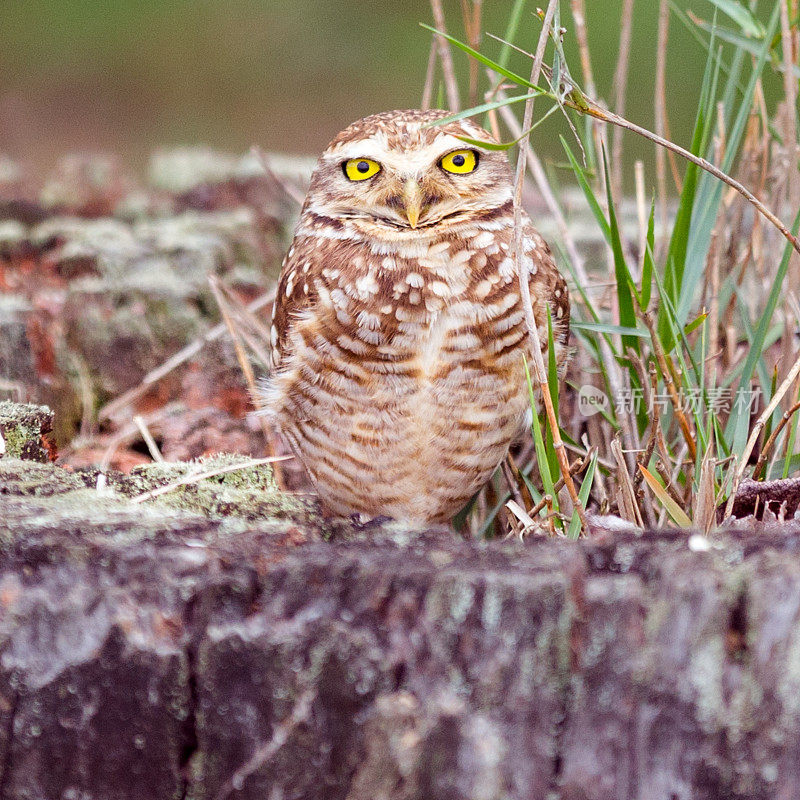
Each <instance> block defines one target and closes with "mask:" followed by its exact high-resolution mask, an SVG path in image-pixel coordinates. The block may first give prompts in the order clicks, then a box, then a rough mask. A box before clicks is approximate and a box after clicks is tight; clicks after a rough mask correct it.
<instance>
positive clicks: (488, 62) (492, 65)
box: [420, 22, 549, 94]
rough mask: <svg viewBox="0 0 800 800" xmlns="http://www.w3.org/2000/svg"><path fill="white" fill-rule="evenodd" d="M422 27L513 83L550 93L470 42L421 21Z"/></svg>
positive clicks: (538, 92)
mask: <svg viewBox="0 0 800 800" xmlns="http://www.w3.org/2000/svg"><path fill="white" fill-rule="evenodd" d="M420 27H422V28H425V30H427V31H430V32H431V33H435V34H437V35H438V36H442V37H444V38H445V39H447V41H448V42H450V44H452V45H453V46H454V47H457V48H458V49H459V50H461V51H462V52H464V53H466V54H467V55H468V56H471V57H472V58H474V59H475V60H476V61H479V62H480V63H481V64H483V65H484V66H485V67H489V69H490V70H492V72H496V73H497V74H498V75H502V76H503V77H504V78H508V80H510V81H511V82H512V83H515V84H517V86H525V87H526V88H528V89H533V90H535V91H536V92H537V94H549V93H548V92H546V91H545V90H544V89H540V88H539V87H538V86H536V85H535V84H533V83H531V82H530V81H529V80H528V79H527V78H523V77H522V75H517V74H516V73H515V72H511V70H509V69H506V67H504V66H502V65H501V64H498V63H497V61H492V59H491V58H487V57H486V56H485V55H483V53H479V52H478V51H477V50H475V49H473V48H472V47H470V46H469V45H468V44H465V43H464V42H462V41H459V40H458V39H456V38H455V37H454V36H450V34H449V33H442V31H438V30H436V28H434V27H432V26H430V25H426V24H425V23H424V22H420Z"/></svg>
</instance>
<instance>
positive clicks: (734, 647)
mask: <svg viewBox="0 0 800 800" xmlns="http://www.w3.org/2000/svg"><path fill="white" fill-rule="evenodd" d="M725 649H726V651H727V653H728V655H729V656H730V658H732V659H733V660H736V661H739V660H741V659H743V658H744V657H745V656H746V655H747V593H746V592H745V591H744V590H742V591H741V592H740V593H739V594H738V595H737V597H736V601H735V602H734V604H733V605H732V606H731V609H730V616H729V618H728V633H727V637H726V641H725Z"/></svg>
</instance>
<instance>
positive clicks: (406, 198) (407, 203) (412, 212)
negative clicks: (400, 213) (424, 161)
mask: <svg viewBox="0 0 800 800" xmlns="http://www.w3.org/2000/svg"><path fill="white" fill-rule="evenodd" d="M403 207H404V208H405V211H406V219H407V220H408V224H409V225H410V226H411V227H412V228H416V227H417V223H418V222H419V217H420V214H422V189H421V187H420V185H419V184H418V183H417V182H416V181H415V180H414V179H413V178H409V179H408V180H407V181H406V182H405V185H404V186H403Z"/></svg>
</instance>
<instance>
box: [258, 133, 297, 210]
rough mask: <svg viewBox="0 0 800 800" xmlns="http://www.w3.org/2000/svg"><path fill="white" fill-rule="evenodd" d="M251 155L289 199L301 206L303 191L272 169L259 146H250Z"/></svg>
mask: <svg viewBox="0 0 800 800" xmlns="http://www.w3.org/2000/svg"><path fill="white" fill-rule="evenodd" d="M250 153H251V155H254V156H255V157H256V158H257V159H258V161H259V163H260V164H261V166H262V167H263V169H264V172H266V173H267V175H269V176H270V178H272V180H274V181H275V183H276V184H277V185H278V186H280V187H281V189H282V190H283V192H284V194H285V195H286V196H287V197H288V198H289V199H290V200H293V201H294V202H295V203H296V204H297V205H298V206H302V205H303V202H304V201H305V199H306V198H305V195H304V194H303V192H301V191H300V189H298V188H297V187H296V186H294V185H293V184H292V183H291V182H290V181H287V180H286V179H285V178H283V177H282V176H280V175H278V173H277V172H275V170H274V169H272V167H271V166H270V163H269V156H268V155H267V154H266V153H265V152H264V151H263V150H262V149H261V148H260V147H256V146H253V147H251V148H250Z"/></svg>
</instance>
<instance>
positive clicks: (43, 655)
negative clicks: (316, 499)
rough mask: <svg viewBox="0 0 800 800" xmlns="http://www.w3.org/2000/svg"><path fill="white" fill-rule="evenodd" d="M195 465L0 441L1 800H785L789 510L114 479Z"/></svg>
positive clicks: (791, 757) (795, 536)
mask: <svg viewBox="0 0 800 800" xmlns="http://www.w3.org/2000/svg"><path fill="white" fill-rule="evenodd" d="M35 434H36V431H33V435H34V436H35ZM223 462H224V457H223ZM219 463H222V462H218V463H217V466H219ZM205 466H208V465H205ZM191 469H195V470H197V469H198V467H197V466H192V465H154V466H152V467H150V468H146V469H138V470H136V471H134V473H132V474H131V475H122V474H121V473H108V474H106V473H102V475H104V477H102V478H101V477H100V475H101V473H99V472H98V471H97V470H86V471H80V470H78V471H74V472H70V471H67V470H63V469H60V468H58V467H55V466H53V465H50V464H46V463H36V462H33V461H21V460H18V459H16V458H11V457H9V456H5V457H3V458H0V796H2V797H3V798H5V800H11V799H12V798H13V799H17V798H19V799H20V800H21V799H22V798H26V799H27V798H82V800H95V799H97V800H100V799H101V798H102V799H103V800H105V799H106V798H108V799H109V800H110V799H111V798H114V800H117V799H118V798H139V797H141V798H148V800H151V799H152V798H155V799H156V800H158V799H160V798H175V799H176V800H177V799H178V798H194V799H195V800H216V799H217V798H226V797H230V798H253V799H254V800H255V798H258V800H263V799H264V798H308V799H309V800H311V799H312V798H314V799H315V800H316V799H317V798H330V799H331V800H337V799H341V800H383V799H385V800H417V799H419V800H423V798H424V800H451V799H452V800H456V799H458V800H511V799H514V800H516V799H517V798H519V800H523V799H524V800H529V799H530V798H543V799H544V798H564V799H565V800H578V799H580V800H590V799H592V800H593V799H594V798H597V800H623V799H625V798H631V799H633V798H645V797H646V798H648V800H650V799H652V800H673V798H678V800H698V798H700V799H703V798H705V799H707V800H712V798H723V797H724V798H738V799H740V800H744V799H745V798H748V800H752V799H753V798H765V800H766V798H794V797H797V796H800V770H799V769H798V764H800V752H799V751H800V701H798V698H800V670H799V669H798V664H800V530H798V528H797V526H794V527H788V526H786V527H784V528H783V530H782V531H781V532H769V531H767V530H762V531H760V532H758V533H756V532H753V531H752V530H751V531H747V530H738V531H733V532H731V533H729V534H727V535H721V536H720V537H718V538H717V539H714V540H713V541H711V542H710V543H707V546H706V547H703V548H699V549H700V550H701V551H700V552H697V550H698V547H696V546H695V547H694V548H693V549H690V547H689V546H688V540H687V536H686V534H682V533H675V532H671V533H670V532H665V533H661V534H649V535H644V536H635V535H632V534H617V535H616V536H613V537H612V536H608V537H605V538H604V539H601V540H597V541H583V542H578V543H570V542H566V541H557V540H531V541H528V542H526V543H524V544H523V543H520V542H517V541H508V542H495V543H490V544H479V543H470V542H465V541H462V540H459V539H458V538H456V537H455V536H454V534H452V533H450V532H448V531H446V530H441V531H429V532H426V533H424V534H410V533H407V532H405V531H402V530H397V529H396V528H391V527H385V526H384V527H378V528H376V529H371V530H369V531H367V532H357V531H353V530H347V528H346V526H339V528H338V529H336V530H334V529H332V528H330V527H328V526H326V525H325V524H323V523H322V522H321V521H320V519H319V517H318V516H316V515H315V514H314V512H313V507H312V506H310V505H308V501H306V500H303V499H302V498H288V497H285V496H281V495H280V494H279V493H278V492H277V491H276V490H275V488H274V486H273V485H272V484H271V479H270V476H269V473H268V471H266V470H267V468H266V467H258V468H255V467H254V468H250V470H247V471H245V472H244V473H243V474H241V475H237V473H228V474H226V475H218V476H216V477H215V478H212V479H207V480H205V481H202V482H201V483H199V484H196V485H184V486H181V487H180V488H176V489H175V490H173V491H172V492H169V493H166V494H164V495H161V496H159V497H153V498H151V499H148V500H146V501H144V502H138V503H135V502H134V501H133V500H132V499H131V497H137V496H141V494H142V493H143V492H146V491H149V490H152V489H153V488H155V487H157V486H159V485H163V484H164V483H165V482H174V481H175V480H176V479H177V478H179V477H181V476H185V475H186V473H187V471H189V470H191ZM215 498H216V499H217V502H214V499H215ZM702 543H703V542H702V541H701V544H702Z"/></svg>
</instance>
